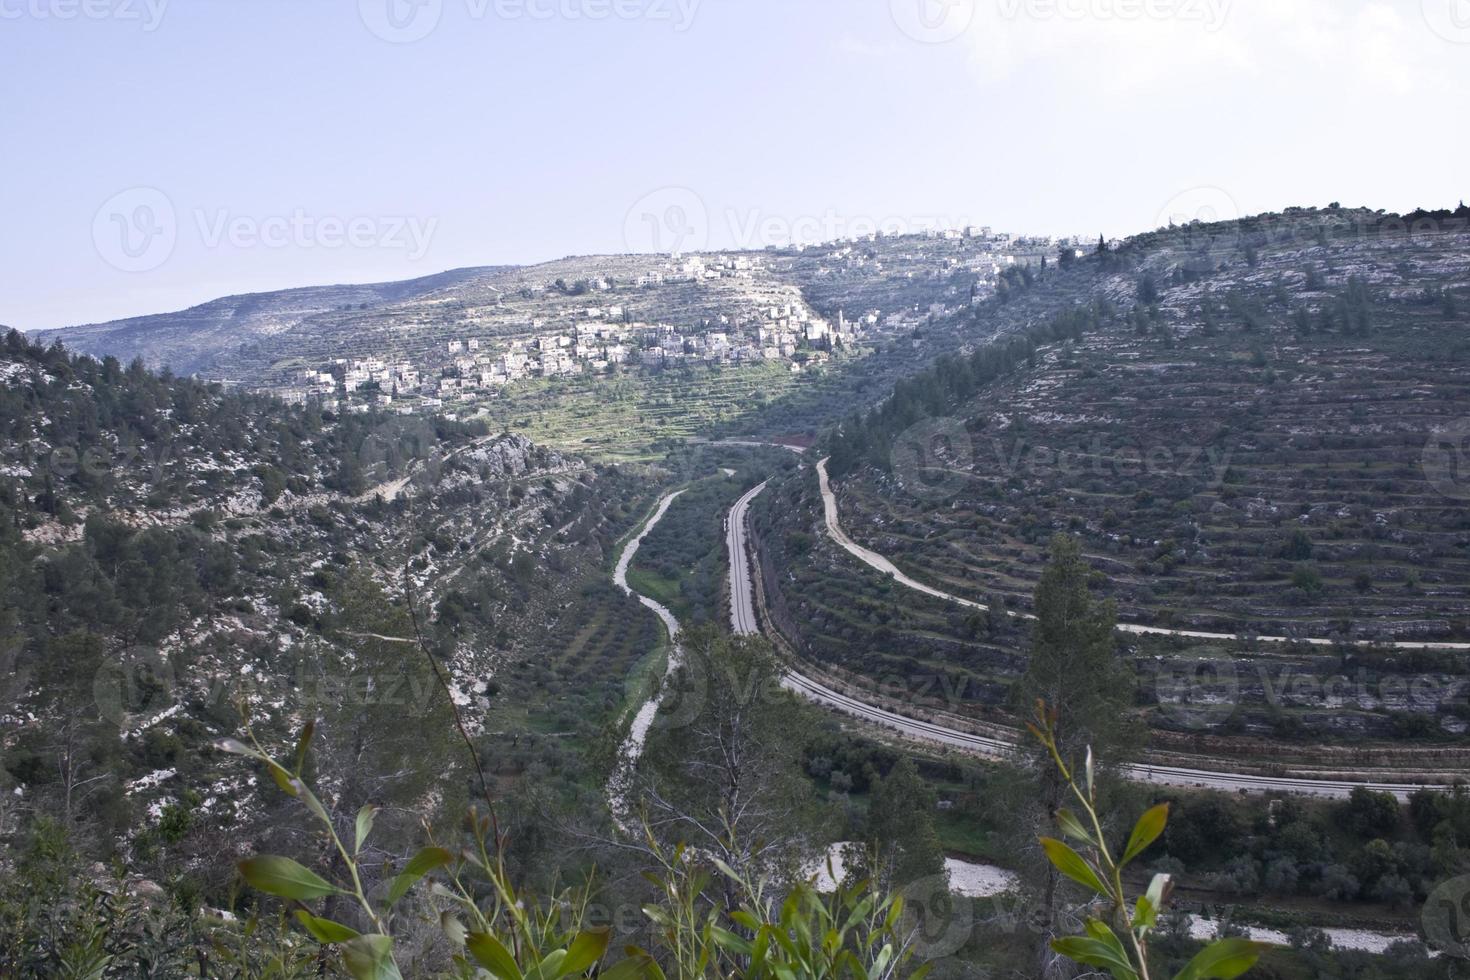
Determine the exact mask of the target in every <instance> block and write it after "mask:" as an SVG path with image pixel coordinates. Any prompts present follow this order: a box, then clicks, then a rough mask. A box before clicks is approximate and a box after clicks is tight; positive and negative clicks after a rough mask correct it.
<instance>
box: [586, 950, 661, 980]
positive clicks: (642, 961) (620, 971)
mask: <svg viewBox="0 0 1470 980" xmlns="http://www.w3.org/2000/svg"><path fill="white" fill-rule="evenodd" d="M625 952H626V954H627V958H626V959H621V960H618V961H617V962H616V963H614V964H613V965H612V966H610V967H608V968H607V969H606V970H603V971H602V972H601V973H599V974H598V975H597V976H598V980H663V978H664V973H663V971H662V970H660V969H659V968H658V964H657V963H655V962H654V961H653V957H651V956H649V955H648V954H647V953H645V952H643V951H642V950H641V949H639V948H638V947H636V946H629V947H628V948H627V950H626V951H625Z"/></svg>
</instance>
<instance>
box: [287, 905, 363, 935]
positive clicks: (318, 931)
mask: <svg viewBox="0 0 1470 980" xmlns="http://www.w3.org/2000/svg"><path fill="white" fill-rule="evenodd" d="M296 921H298V922H300V923H301V924H302V925H303V926H305V927H306V931H307V932H309V933H311V936H312V938H313V939H315V940H316V941H317V942H319V943H345V942H347V941H348V940H349V939H356V938H357V937H358V935H359V933H358V931H357V930H356V929H349V928H347V927H346V926H344V925H343V924H342V923H340V922H333V921H332V920H331V919H322V918H318V917H317V916H314V915H312V914H311V913H310V912H308V911H306V910H305V909H297V910H296Z"/></svg>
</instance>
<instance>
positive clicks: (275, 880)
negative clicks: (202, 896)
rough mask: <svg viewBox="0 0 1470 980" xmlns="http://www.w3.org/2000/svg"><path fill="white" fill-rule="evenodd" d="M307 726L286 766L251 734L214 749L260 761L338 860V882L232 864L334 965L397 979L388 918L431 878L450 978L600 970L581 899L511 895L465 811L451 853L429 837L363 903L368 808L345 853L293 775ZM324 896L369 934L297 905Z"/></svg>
mask: <svg viewBox="0 0 1470 980" xmlns="http://www.w3.org/2000/svg"><path fill="white" fill-rule="evenodd" d="M314 727H315V726H314V725H313V724H307V725H306V727H305V728H304V729H303V730H302V733H301V737H300V738H299V740H298V741H297V745H296V756H295V759H294V761H293V765H292V768H290V769H288V768H286V766H285V765H283V764H281V763H280V762H278V761H276V760H275V759H274V758H272V757H271V756H270V754H269V753H267V752H266V751H265V750H264V749H263V748H261V746H260V743H259V742H258V741H257V740H256V738H255V735H254V733H253V732H249V737H250V743H251V744H250V745H246V744H244V743H242V742H240V741H237V740H235V739H224V740H222V741H220V742H218V743H216V744H217V747H218V748H219V749H220V750H222V751H224V752H229V753H231V754H234V755H241V756H245V757H247V758H250V759H254V760H255V761H257V762H260V763H262V764H263V765H264V766H265V767H266V769H267V770H268V771H269V772H270V774H271V778H272V779H273V780H274V781H275V783H276V785H277V786H278V787H280V789H281V791H282V792H284V793H286V794H287V795H288V796H291V797H293V798H295V799H297V800H300V801H301V803H302V804H303V805H304V806H305V807H306V808H307V809H308V810H310V811H311V813H312V815H313V816H315V817H316V819H317V820H318V822H319V823H320V824H321V825H322V827H323V829H324V831H325V833H326V835H327V837H328V838H329V839H330V840H331V843H332V846H333V847H334V848H335V849H336V851H337V854H338V855H339V856H340V857H341V859H342V864H343V866H344V867H345V868H346V870H347V879H348V880H347V881H345V882H341V883H338V882H332V881H328V880H327V879H325V878H323V877H322V876H320V875H318V874H317V873H316V872H314V871H312V870H310V869H309V868H306V867H303V866H302V865H301V864H299V863H297V862H296V861H294V860H292V859H291V858H288V857H279V856H275V855H259V856H256V857H253V858H250V859H248V860H245V861H241V862H240V864H239V869H240V874H241V875H242V876H243V877H244V879H245V880H246V882H248V883H249V884H250V885H252V886H253V887H255V888H257V889H259V890H260V891H262V892H265V893H267V894H269V895H274V896H276V897H278V898H283V899H286V900H287V901H289V902H292V903H295V905H296V906H297V907H296V909H295V912H294V914H295V917H296V921H297V922H298V923H300V925H301V927H302V928H303V929H305V930H306V931H307V932H308V933H309V934H310V935H311V936H312V938H314V939H315V940H316V941H317V942H319V943H321V944H322V945H324V946H337V947H339V948H340V950H341V954H342V964H343V966H344V967H345V969H346V971H347V973H348V974H349V975H350V976H351V977H353V978H354V980H401V978H402V976H403V974H402V972H401V971H400V969H399V965H398V963H397V961H396V960H395V958H394V954H393V936H392V932H391V926H392V913H393V910H394V907H395V906H397V905H398V903H399V902H400V901H402V900H403V898H404V897H405V896H406V895H408V893H409V892H410V891H411V890H412V889H413V888H414V887H415V886H416V885H418V884H419V883H420V882H421V881H423V880H424V879H425V878H427V877H428V876H430V875H431V874H433V875H434V877H433V878H431V879H430V884H431V886H432V887H431V892H432V894H433V896H435V897H437V898H439V899H441V900H442V903H443V904H444V906H445V910H444V911H443V912H442V913H441V914H440V916H439V925H440V928H441V930H442V932H443V933H444V935H445V937H446V938H447V939H448V940H449V941H450V943H451V944H452V946H453V947H454V948H455V950H456V952H455V954H454V955H453V957H452V962H453V964H454V971H453V973H452V974H451V975H452V976H455V977H460V978H472V977H477V976H480V975H482V974H481V972H480V971H481V970H488V971H489V972H490V973H491V974H492V975H493V976H494V977H495V978H497V980H525V978H533V980H559V978H562V977H575V976H582V975H585V974H587V973H588V972H589V971H591V970H593V968H594V967H596V966H597V965H598V964H599V963H601V961H602V959H603V956H604V954H605V953H606V951H607V946H608V938H609V934H608V931H607V930H606V929H588V928H583V924H584V922H585V920H586V914H585V913H586V902H585V901H582V900H576V899H573V898H571V897H570V896H562V898H561V899H560V900H558V901H556V902H552V903H549V905H546V906H542V905H538V904H535V903H533V902H531V901H529V900H528V899H524V898H523V897H522V896H519V895H517V893H516V891H515V888H514V886H513V885H512V884H511V881H510V876H509V874H508V873H507V871H506V868H505V861H504V853H503V847H502V846H501V845H502V844H503V841H501V839H500V838H499V835H498V832H497V831H496V830H495V829H494V824H493V822H492V820H491V819H490V818H489V817H486V816H481V815H480V814H479V813H477V812H476V811H474V810H471V811H470V813H469V814H468V816H467V819H466V821H465V822H466V828H467V830H468V842H467V844H466V845H465V846H463V847H460V848H459V849H458V850H456V851H451V850H449V849H448V848H445V847H441V846H439V845H438V844H437V843H433V842H432V840H431V843H430V845H429V846H427V847H424V848H422V849H421V850H419V852H418V853H417V854H415V855H414V856H413V857H412V858H411V859H410V860H409V861H408V863H407V864H406V865H405V866H404V867H403V869H402V870H401V871H399V872H398V873H397V874H396V875H395V876H394V877H393V878H392V879H390V880H389V881H388V882H387V887H386V890H383V894H382V896H381V897H380V898H376V899H375V898H374V897H372V896H370V895H369V892H368V890H367V889H365V888H364V886H363V875H362V873H361V865H360V860H359V859H360V855H361V853H362V849H363V845H364V844H365V843H366V842H367V840H368V837H369V835H370V834H371V833H372V830H373V822H374V818H375V817H376V815H377V811H378V808H377V807H375V806H371V805H369V806H365V807H363V808H362V809H361V810H360V811H358V814H357V817H356V820H355V821H354V827H353V841H352V846H351V847H348V846H347V843H346V842H345V841H343V839H342V835H340V834H339V833H338V832H337V828H336V826H335V824H334V822H333V820H332V817H331V815H330V814H329V813H328V812H327V809H326V807H325V806H323V805H322V802H321V800H320V799H318V797H317V795H316V793H315V792H313V791H312V789H311V787H310V786H308V785H307V784H306V783H305V781H303V779H302V778H301V773H302V771H303V769H304V768H305V765H306V755H307V751H308V749H309V748H310V744H311V737H312V733H313V731H314ZM248 731H249V730H248V729H247V732H248ZM477 878H478V879H483V881H477V880H476V879H477ZM482 884H488V885H489V889H488V891H489V897H488V898H487V899H486V900H484V901H483V902H481V901H477V900H476V898H475V896H476V894H477V893H479V892H482V891H484V889H483V888H481V887H480V886H481V885H482ZM329 896H335V897H341V898H345V899H348V900H350V901H352V902H355V903H356V905H357V906H358V908H359V909H360V910H361V912H362V915H363V917H364V921H365V922H367V923H368V925H369V928H370V931H368V932H365V933H364V932H359V931H357V930H356V929H353V928H352V927H350V926H348V925H346V924H344V923H341V922H337V921H334V920H332V919H328V918H324V917H321V916H318V915H316V914H315V913H314V912H313V911H312V910H311V908H309V907H308V906H307V905H306V903H307V902H311V901H314V900H317V899H322V898H327V897H329ZM625 962H629V961H625ZM602 975H603V976H605V977H606V976H611V977H613V978H614V980H619V978H621V980H633V978H636V977H640V976H642V975H643V971H642V969H641V963H639V962H638V961H632V962H631V963H629V965H628V966H624V965H623V964H622V963H620V964H618V966H617V967H614V968H613V970H604V971H602Z"/></svg>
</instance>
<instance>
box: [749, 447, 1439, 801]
mask: <svg viewBox="0 0 1470 980" xmlns="http://www.w3.org/2000/svg"><path fill="white" fill-rule="evenodd" d="M825 462H826V460H823V461H822V463H825ZM817 473H818V476H819V478H820V479H821V483H822V488H823V490H824V491H827V489H828V488H827V474H826V469H825V467H824V466H823V465H822V464H818V470H817ZM765 487H766V484H764V483H762V484H761V485H760V486H758V487H755V488H754V489H752V490H751V491H750V492H749V493H747V494H745V496H743V497H741V498H740V499H739V500H738V501H736V503H735V506H734V507H732V508H731V510H730V516H729V519H728V526H727V530H726V543H727V545H728V546H729V549H730V582H731V588H730V606H731V608H730V619H731V624H732V626H733V627H734V631H735V633H736V634H737V635H740V636H750V635H754V634H756V633H758V632H759V631H760V627H759V619H758V618H757V616H756V611H755V600H754V592H753V589H752V584H751V578H750V574H751V573H750V557H749V548H748V545H747V535H746V527H745V517H746V513H747V511H748V510H749V508H750V502H751V501H752V500H754V499H755V498H756V497H757V496H759V494H760V492H761V491H762V490H764V489H765ZM825 495H826V494H825V493H824V496H825ZM835 512H836V508H835V506H834V507H833V508H832V510H831V511H829V515H835ZM834 524H835V521H834V523H829V525H828V528H829V530H833V529H834ZM835 530H836V531H837V533H838V534H841V529H840V528H835ZM843 537H844V538H845V535H844V536H843ZM834 539H836V536H835V535H834ZM838 540H839V543H841V540H840V539H838ZM853 547H860V546H858V545H853ZM862 550H866V549H862ZM869 553H870V554H873V553H872V552H869ZM876 557H878V558H880V559H882V556H881V555H879V556H876ZM882 560H884V561H886V559H882ZM900 581H901V580H900ZM922 591H926V592H928V591H931V590H929V589H927V588H923V589H922ZM946 598H950V597H946ZM960 601H964V600H960ZM782 685H783V686H784V687H785V688H787V689H788V690H790V691H793V692H795V693H797V694H800V695H801V696H802V697H805V698H807V699H809V700H811V701H814V702H816V703H818V704H821V705H824V706H826V707H828V708H831V709H832V710H834V711H837V712H840V713H842V714H845V715H848V716H849V717H852V718H857V719H859V720H861V721H865V722H868V723H871V724H874V725H880V726H882V727H884V728H887V729H890V730H892V731H895V732H898V733H899V734H901V735H903V736H905V737H907V738H914V739H919V740H922V741H926V742H933V743H936V744H939V745H945V746H949V747H951V748H957V749H962V750H964V751H967V752H973V753H975V754H977V755H980V756H984V757H986V758H992V759H1000V758H1006V757H1008V756H1010V755H1011V753H1012V752H1014V750H1015V741H1014V740H1013V739H1005V738H994V737H989V736H985V735H976V734H974V733H972V732H966V731H961V730H958V729H954V728H948V727H946V726H944V725H937V724H934V723H932V722H927V721H921V720H919V719H917V718H909V717H906V716H904V715H900V714H897V713H895V712H892V711H889V710H887V709H884V708H880V707H877V706H875V705H871V704H868V703H867V702H865V701H861V700H859V699H857V698H854V697H852V696H850V695H847V694H843V693H842V692H840V691H835V690H833V689H832V688H830V687H827V686H826V685H825V684H822V683H820V682H818V681H815V680H812V679H811V678H809V677H805V676H803V675H801V674H799V673H796V672H795V671H788V672H787V674H786V676H785V677H784V678H783V679H782ZM1123 771H1124V773H1125V775H1127V776H1128V777H1129V778H1131V779H1135V780H1138V781H1139V782H1145V783H1152V784H1154V785H1159V786H1175V787H1180V788H1198V789H1215V790H1225V791H1231V790H1243V791H1246V792H1252V793H1293V794H1298V795H1303V796H1320V797H1327V798H1330V799H1345V798H1346V797H1347V796H1348V794H1349V793H1351V792H1352V791H1353V789H1354V788H1355V787H1357V786H1366V787H1368V788H1369V789H1373V790H1379V791H1382V792H1387V793H1392V794H1393V795H1394V796H1396V797H1397V798H1398V799H1399V800H1407V799H1408V797H1409V794H1410V793H1412V792H1413V791H1414V790H1416V789H1420V788H1421V787H1420V786H1418V785H1411V784H1406V783H1378V782H1362V783H1357V782H1339V781H1335V780H1328V779H1303V778H1292V777H1277V776H1254V775H1243V774H1240V773H1230V772H1210V771H1207V770H1202V769H1188V768H1182V767H1178V766H1151V765H1141V764H1139V765H1128V766H1125V767H1124V769H1123Z"/></svg>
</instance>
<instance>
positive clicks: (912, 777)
mask: <svg viewBox="0 0 1470 980" xmlns="http://www.w3.org/2000/svg"><path fill="white" fill-rule="evenodd" d="M935 805H936V804H935V799H934V791H933V790H932V789H930V787H929V784H928V783H926V782H924V780H923V779H921V778H920V777H919V771H918V769H916V768H915V767H914V763H913V760H912V759H910V758H909V757H908V756H904V757H903V758H901V759H899V761H898V762H897V763H895V764H894V766H893V768H892V769H890V770H889V772H888V775H887V776H885V777H884V778H883V780H882V782H880V783H879V784H878V786H877V788H876V789H875V790H874V792H873V802H872V805H871V807H870V808H869V810H868V833H867V844H868V848H869V852H870V853H871V854H873V855H875V856H876V858H877V866H876V867H874V868H872V869H870V871H871V873H872V875H873V877H874V879H875V880H876V881H878V882H879V883H880V884H881V885H882V886H883V887H887V888H901V887H902V886H904V885H908V884H912V883H913V882H915V881H918V880H919V879H921V878H927V877H931V876H935V875H941V874H944V851H943V850H942V849H941V848H940V846H939V834H938V833H937V832H936V831H935V829H934V808H935ZM860 877H866V876H860Z"/></svg>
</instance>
